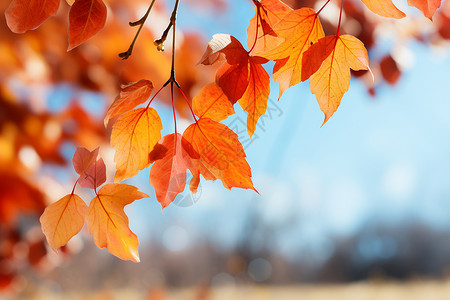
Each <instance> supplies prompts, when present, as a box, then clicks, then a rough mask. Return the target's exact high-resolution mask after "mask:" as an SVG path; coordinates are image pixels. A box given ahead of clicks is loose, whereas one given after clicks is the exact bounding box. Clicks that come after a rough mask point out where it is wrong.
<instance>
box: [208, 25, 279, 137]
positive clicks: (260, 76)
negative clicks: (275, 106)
mask: <svg viewBox="0 0 450 300" xmlns="http://www.w3.org/2000/svg"><path fill="white" fill-rule="evenodd" d="M217 54H223V55H224V57H225V59H226V62H224V63H223V64H222V66H221V67H220V68H219V69H218V70H217V73H216V82H217V85H218V86H219V87H220V88H221V89H222V91H223V92H224V94H225V95H226V96H227V97H228V100H229V101H230V102H231V103H232V104H234V103H236V102H237V101H238V102H239V105H240V106H241V107H242V109H244V110H245V111H247V113H248V117H247V132H248V134H249V135H250V137H251V136H252V135H253V133H254V131H255V129H256V123H257V122H258V119H259V117H260V116H261V115H263V114H264V113H265V112H266V109H267V100H268V98H269V94H270V77H269V75H268V74H267V72H266V70H265V69H264V68H263V67H262V64H264V63H266V62H267V60H266V59H265V58H262V57H259V56H251V55H249V53H248V52H247V51H246V50H245V49H244V47H243V46H242V44H241V43H240V42H239V41H238V40H237V39H236V38H235V37H233V36H231V35H228V34H215V35H214V36H213V38H212V40H211V41H210V42H209V43H208V48H207V50H206V52H205V55H204V56H203V58H202V60H201V62H202V63H203V64H211V63H213V62H216V61H217V60H219V59H220V57H217Z"/></svg>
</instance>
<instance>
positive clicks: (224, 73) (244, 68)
mask: <svg viewBox="0 0 450 300" xmlns="http://www.w3.org/2000/svg"><path fill="white" fill-rule="evenodd" d="M248 80H249V67H248V57H246V59H245V60H243V61H241V62H240V63H238V64H229V63H228V62H225V63H224V64H223V65H222V66H221V67H220V68H219V69H218V70H217V73H216V82H217V85H218V86H219V87H220V88H221V89H222V91H223V92H224V93H225V95H226V97H227V98H228V100H229V101H230V102H231V103H232V104H234V103H236V102H237V101H238V100H239V99H241V98H242V96H243V95H244V93H245V91H246V90H247V86H248Z"/></svg>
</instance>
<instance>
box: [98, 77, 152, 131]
mask: <svg viewBox="0 0 450 300" xmlns="http://www.w3.org/2000/svg"><path fill="white" fill-rule="evenodd" d="M152 91H153V84H152V82H151V81H150V80H146V79H142V80H140V81H138V82H134V83H131V84H129V85H127V86H124V87H122V89H121V91H120V94H119V96H118V97H117V98H116V100H114V103H113V104H112V105H111V107H110V108H109V109H108V112H107V113H106V117H105V120H104V122H105V127H106V126H107V125H108V122H109V120H110V119H112V118H114V117H115V116H120V115H121V114H124V113H126V112H127V111H130V110H131V109H133V108H135V107H136V106H138V105H139V104H142V103H144V102H145V101H147V99H148V98H149V97H150V95H151V93H152Z"/></svg>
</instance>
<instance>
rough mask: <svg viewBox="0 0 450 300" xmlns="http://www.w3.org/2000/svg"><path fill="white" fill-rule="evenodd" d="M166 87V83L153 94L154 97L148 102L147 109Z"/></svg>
mask: <svg viewBox="0 0 450 300" xmlns="http://www.w3.org/2000/svg"><path fill="white" fill-rule="evenodd" d="M164 87H165V85H164V86H162V87H161V88H160V89H159V90H158V91H157V92H156V94H154V95H153V97H152V99H150V101H149V102H148V104H147V107H146V108H145V109H147V108H148V107H149V106H150V104H152V102H153V100H154V99H155V98H156V96H158V94H159V93H160V92H161V91H162V89H163V88H164Z"/></svg>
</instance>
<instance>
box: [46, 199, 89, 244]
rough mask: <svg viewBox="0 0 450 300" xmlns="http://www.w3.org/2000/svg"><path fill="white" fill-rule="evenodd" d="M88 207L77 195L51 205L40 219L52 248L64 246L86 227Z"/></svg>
mask: <svg viewBox="0 0 450 300" xmlns="http://www.w3.org/2000/svg"><path fill="white" fill-rule="evenodd" d="M87 211H88V207H87V205H86V203H84V201H83V200H82V199H81V198H80V197H79V196H78V195H76V194H70V195H66V196H64V197H63V198H61V199H60V200H58V201H57V202H55V203H53V204H50V205H49V206H47V208H46V209H45V211H44V213H43V214H42V216H41V218H40V222H41V227H42V231H43V232H44V234H45V237H46V238H47V242H48V243H49V245H50V247H52V249H53V250H55V251H56V249H58V248H60V247H62V246H64V245H65V244H67V242H68V241H69V240H70V239H71V238H72V237H73V236H74V235H76V234H77V233H78V232H80V230H81V228H83V225H84V219H85V216H86V214H87Z"/></svg>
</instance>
